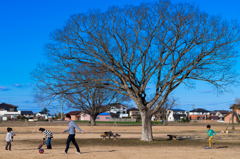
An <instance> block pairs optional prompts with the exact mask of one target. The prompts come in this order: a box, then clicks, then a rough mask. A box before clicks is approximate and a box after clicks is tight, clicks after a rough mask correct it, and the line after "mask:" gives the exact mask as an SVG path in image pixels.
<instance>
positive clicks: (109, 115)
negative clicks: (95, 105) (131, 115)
mask: <svg viewBox="0 0 240 159" xmlns="http://www.w3.org/2000/svg"><path fill="white" fill-rule="evenodd" d="M114 118H119V115H118V114H116V113H108V112H104V113H100V114H99V115H98V116H97V117H96V121H111V119H114ZM109 119H110V120H109ZM81 120H85V121H90V120H91V116H90V115H89V114H85V113H81Z"/></svg>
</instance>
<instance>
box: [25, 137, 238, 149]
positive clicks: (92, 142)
mask: <svg viewBox="0 0 240 159" xmlns="http://www.w3.org/2000/svg"><path fill="white" fill-rule="evenodd" d="M66 140H67V138H66V139H53V140H52V145H53V146H54V145H65V144H66ZM76 141H77V142H78V144H79V145H80V146H124V147H127V146H159V147H161V146H164V147H165V146H169V147H171V146H186V147H192V146H196V147H206V146H208V141H207V140H206V141H204V140H167V139H162V138H159V139H154V141H152V142H144V141H140V140H139V139H117V140H113V139H107V140H105V141H103V140H102V139H76ZM21 142H24V143H29V144H36V143H39V140H35V139H34V140H23V141H21ZM216 143H217V146H238V145H239V142H237V143H230V142H222V141H221V142H216Z"/></svg>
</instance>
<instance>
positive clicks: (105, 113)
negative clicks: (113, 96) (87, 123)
mask: <svg viewBox="0 0 240 159" xmlns="http://www.w3.org/2000/svg"><path fill="white" fill-rule="evenodd" d="M98 115H110V114H109V113H107V112H104V113H100V114H98Z"/></svg>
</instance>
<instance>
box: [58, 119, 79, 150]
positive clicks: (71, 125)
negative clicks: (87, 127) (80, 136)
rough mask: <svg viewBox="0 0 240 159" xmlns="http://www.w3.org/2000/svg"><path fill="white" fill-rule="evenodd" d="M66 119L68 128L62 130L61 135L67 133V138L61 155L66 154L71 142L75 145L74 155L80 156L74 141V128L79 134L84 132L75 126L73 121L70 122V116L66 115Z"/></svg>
mask: <svg viewBox="0 0 240 159" xmlns="http://www.w3.org/2000/svg"><path fill="white" fill-rule="evenodd" d="M66 119H67V121H68V122H69V128H68V129H66V130H64V131H63V133H64V132H66V131H68V132H69V136H68V139H67V143H66V149H65V151H62V152H61V153H63V154H67V152H68V148H69V143H70V142H71V141H72V143H73V144H74V145H75V147H76V149H77V152H76V154H81V152H80V149H79V147H78V144H77V142H76V140H75V128H77V129H78V130H79V131H80V132H81V133H84V132H83V131H82V130H81V129H80V128H79V127H78V126H77V125H76V124H75V122H74V121H72V120H71V115H69V114H67V115H66Z"/></svg>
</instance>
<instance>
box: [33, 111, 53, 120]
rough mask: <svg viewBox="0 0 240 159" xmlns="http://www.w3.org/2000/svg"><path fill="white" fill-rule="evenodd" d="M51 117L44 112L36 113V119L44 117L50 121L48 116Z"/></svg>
mask: <svg viewBox="0 0 240 159" xmlns="http://www.w3.org/2000/svg"><path fill="white" fill-rule="evenodd" d="M49 115H50V114H48V113H43V112H39V113H36V117H38V116H42V117H45V119H48V116H49Z"/></svg>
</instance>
